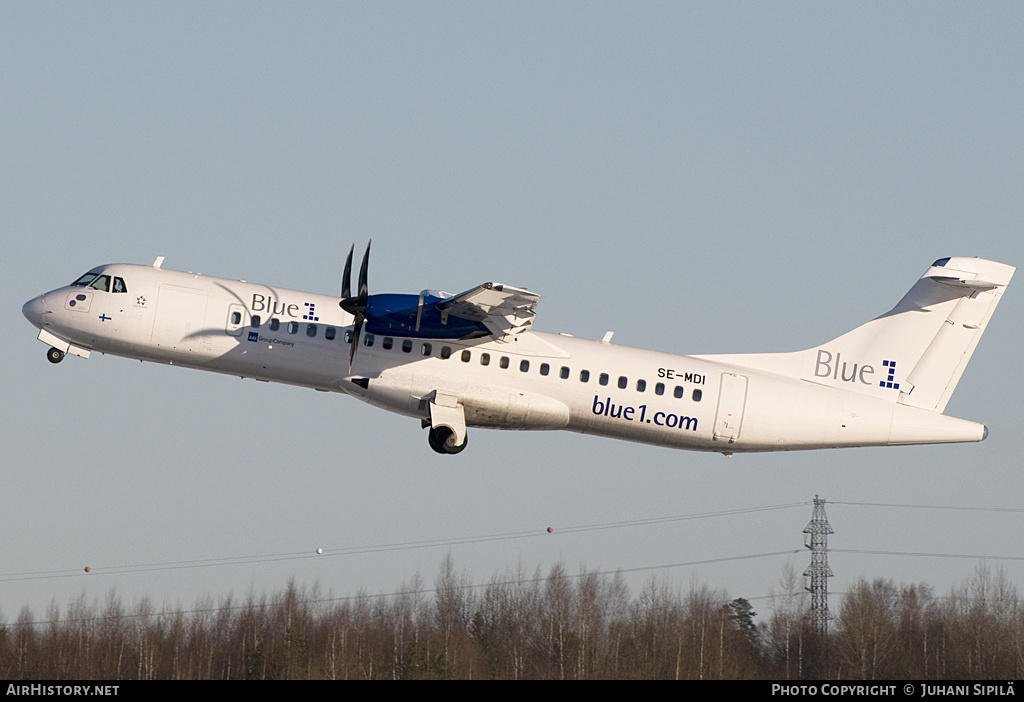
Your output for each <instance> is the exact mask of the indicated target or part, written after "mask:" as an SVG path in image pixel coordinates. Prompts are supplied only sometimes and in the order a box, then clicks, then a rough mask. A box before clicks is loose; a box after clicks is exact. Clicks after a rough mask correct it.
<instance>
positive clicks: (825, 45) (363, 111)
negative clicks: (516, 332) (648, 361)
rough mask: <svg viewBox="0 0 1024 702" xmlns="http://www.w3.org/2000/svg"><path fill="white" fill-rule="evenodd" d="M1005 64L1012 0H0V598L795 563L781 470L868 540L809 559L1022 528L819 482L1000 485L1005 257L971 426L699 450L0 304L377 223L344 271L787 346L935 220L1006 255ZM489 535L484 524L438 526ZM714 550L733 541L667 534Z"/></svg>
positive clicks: (881, 488)
mask: <svg viewBox="0 0 1024 702" xmlns="http://www.w3.org/2000/svg"><path fill="white" fill-rule="evenodd" d="M1022 65H1024V8H1021V7H1020V6H1019V5H1016V4H1011V3H942V2H929V3H914V2H906V3H898V4H895V5H894V4H891V3H857V4H853V5H844V4H816V3H771V4H766V3H713V4H710V3H677V2H671V3H658V2H645V3H602V2H586V3H583V2H580V3H569V2H554V3H551V2H538V3H531V2H525V3H461V2H430V3H416V2H388V3H288V4H285V3H232V2H224V3H188V2H183V3H171V4H166V3H99V2H97V3H47V2H32V3H28V2H7V3H3V4H0V66H3V69H2V70H0V96H2V98H3V103H4V109H3V110H2V111H0V153H2V154H3V157H2V158H0V231H2V232H3V240H4V242H5V244H6V253H7V258H6V261H7V271H8V278H9V282H8V284H7V285H5V286H4V291H5V292H4V293H3V300H4V302H5V304H4V305H2V306H0V307H2V309H0V314H2V315H3V316H2V318H0V319H2V320H3V322H4V326H5V328H7V329H8V330H9V331H8V334H7V337H6V338H7V339H8V342H7V345H6V348H7V355H6V362H5V363H4V364H3V370H2V371H0V372H2V373H3V374H4V378H3V380H4V387H5V395H6V398H7V401H6V402H5V403H3V407H2V409H0V417H2V426H3V430H2V431H3V439H4V440H3V446H4V461H3V463H4V465H5V481H4V482H5V486H6V488H5V489H4V490H3V491H0V514H2V519H3V532H4V539H3V540H2V545H0V554H2V555H3V563H4V565H3V566H2V567H0V614H2V615H3V616H5V617H6V618H8V619H12V618H13V617H14V616H16V615H17V612H18V610H19V609H20V607H21V606H22V605H23V604H28V605H29V606H31V607H33V608H34V609H35V610H36V611H37V612H39V613H41V612H42V610H43V609H44V608H45V607H46V605H47V604H49V602H51V601H55V602H56V603H58V604H61V605H63V604H65V603H67V602H68V601H69V600H70V599H71V598H73V597H76V596H79V595H81V594H83V593H84V594H85V595H86V596H87V597H90V598H92V597H99V598H101V599H102V598H103V597H105V596H106V594H107V593H108V592H109V591H110V590H111V589H115V590H116V591H117V592H118V593H119V594H121V595H122V596H124V597H125V598H126V599H132V598H137V597H140V596H142V595H149V596H150V597H151V599H153V600H154V601H156V602H159V603H167V604H168V606H170V607H174V606H177V605H178V604H179V603H180V604H181V605H183V606H190V605H191V604H193V603H194V602H195V601H196V599H197V598H199V597H202V596H204V595H211V596H213V597H215V598H217V597H221V596H225V595H227V594H230V593H234V594H235V595H240V594H243V593H245V592H247V591H249V590H255V591H257V592H261V591H273V590H276V589H279V588H281V587H283V586H284V585H285V584H286V582H287V581H288V579H289V578H290V577H293V576H294V577H295V579H296V581H298V582H300V583H304V584H307V585H312V584H313V583H319V585H320V587H321V589H322V590H330V591H332V592H333V593H334V594H336V595H344V594H349V593H354V592H356V591H357V590H359V589H360V588H363V589H365V590H366V591H368V592H390V591H393V590H395V589H397V588H398V587H399V586H400V584H401V582H402V581H403V580H407V579H409V578H410V577H411V576H412V575H413V574H414V573H415V572H417V571H419V572H420V573H421V574H422V575H423V576H424V578H425V580H426V582H427V583H428V584H429V583H430V582H432V580H433V576H434V574H435V573H436V571H437V568H438V565H439V564H440V562H441V560H442V559H443V558H444V556H445V554H446V553H448V552H449V551H450V552H451V554H452V556H453V558H454V559H455V563H456V565H457V566H458V567H460V568H462V567H465V568H468V569H469V570H470V572H471V573H472V576H473V579H474V580H475V581H477V582H485V581H486V580H487V579H489V578H490V577H491V575H492V574H494V573H495V572H496V571H499V570H502V569H505V568H514V567H516V565H517V564H518V563H522V564H524V565H525V566H526V568H527V569H529V570H531V571H532V570H533V569H534V568H536V567H539V568H541V570H542V571H544V570H546V569H547V568H548V567H550V565H551V564H552V563H554V562H556V561H559V560H562V561H564V562H565V563H566V565H567V567H568V568H569V569H570V570H575V569H576V568H578V567H580V566H583V567H587V568H591V569H593V568H600V569H603V570H615V569H623V570H630V571H632V569H639V570H636V572H631V573H630V575H629V576H628V577H629V582H630V584H631V585H632V586H634V587H638V586H639V585H640V584H642V582H643V580H644V579H645V578H647V577H649V576H651V575H657V576H658V577H663V578H668V579H670V580H671V581H672V582H673V583H675V584H678V585H680V586H681V587H687V586H688V584H689V583H690V582H691V579H693V578H696V579H698V580H699V581H701V582H705V583H707V584H709V585H711V586H713V587H719V588H724V589H726V590H727V591H728V593H729V595H730V596H733V597H735V596H744V597H748V598H751V599H753V598H757V597H761V596H764V595H767V594H768V593H769V590H770V589H771V587H772V585H773V583H775V582H776V581H777V580H778V578H779V577H780V575H781V572H782V569H783V566H784V565H785V564H786V562H787V561H788V562H790V563H792V564H793V566H794V567H795V568H796V569H797V571H798V572H799V571H802V570H803V568H804V567H806V564H807V563H808V562H809V558H808V556H807V554H806V553H804V552H802V537H801V534H800V531H801V529H802V528H803V527H804V525H806V523H807V522H808V520H809V519H810V515H811V507H810V504H809V501H810V500H811V498H813V496H814V495H815V494H820V495H821V496H822V497H824V498H826V499H827V500H829V501H830V502H834V503H836V504H833V505H830V507H829V509H828V515H829V518H830V521H831V523H832V526H833V528H834V529H835V532H836V533H835V535H834V537H833V538H832V539H831V541H830V545H831V546H832V547H833V548H836V549H850V550H863V551H870V552H874V553H868V554H852V553H840V552H837V553H835V554H833V555H832V558H831V559H830V563H831V566H832V569H833V571H834V572H835V573H836V577H835V578H834V579H833V581H832V583H831V589H833V590H836V591H842V590H843V589H844V587H845V586H846V585H848V584H849V583H850V582H851V581H852V580H853V579H854V578H857V577H892V578H894V579H895V580H897V581H898V582H907V583H910V582H922V581H923V582H927V583H930V584H932V585H933V586H935V588H936V589H937V590H938V591H939V592H940V593H945V592H946V591H948V589H949V588H950V587H951V586H952V585H954V584H956V583H959V582H960V581H961V580H962V579H964V578H966V577H967V576H969V575H970V573H971V571H972V569H973V568H974V566H975V564H976V563H977V562H978V561H977V560H976V559H970V558H969V559H954V558H939V557H924V556H915V557H895V556H887V555H882V554H879V553H877V552H879V551H901V552H913V553H934V554H964V555H971V556H978V557H980V556H988V557H990V559H991V558H992V557H996V556H1008V557H1015V558H1024V552H1022V551H1021V549H1020V533H1021V526H1022V524H1021V518H1022V515H1021V514H1020V513H1017V512H993V511H968V510H964V509H954V510H949V509H943V510H937V509H907V508H903V509H900V508H896V507H868V506H863V505H860V504H852V503H872V504H886V505H907V504H913V505H930V506H935V507H957V508H964V507H983V508H994V509H996V508H1003V509H1017V508H1018V507H1019V506H1020V504H1021V496H1022V492H1024V491H1022V488H1021V478H1020V467H1021V453H1022V448H1024V433H1022V432H1021V431H1020V430H1019V426H1018V425H1019V417H1020V415H1019V410H1018V405H1019V401H1018V398H1019V397H1020V396H1021V394H1022V390H1024V388H1022V381H1021V374H1020V372H1019V371H1018V370H1017V368H1016V363H1015V362H1014V359H1015V357H1016V353H1017V352H1018V349H1020V348H1021V345H1022V332H1021V328H1022V325H1021V315H1022V311H1021V310H1022V309H1024V308H1022V303H1021V302H1020V295H1019V294H1018V292H1017V290H1016V288H1015V286H1013V285H1011V287H1010V289H1009V292H1008V293H1007V295H1006V298H1005V300H1004V302H1003V304H1002V305H1001V306H1000V308H999V309H998V311H997V312H996V315H995V317H994V320H993V323H992V326H991V328H990V329H989V331H988V332H987V334H986V335H985V337H984V339H982V342H981V344H980V346H979V348H978V351H977V352H976V354H975V356H974V359H973V361H972V363H971V365H970V366H969V367H968V369H967V372H966V373H965V375H964V377H963V381H962V382H961V384H960V386H959V388H958V390H957V392H956V394H955V395H954V396H953V399H952V401H951V402H950V404H949V406H948V407H947V413H950V414H953V415H956V416H961V417H964V418H967V419H971V420H975V421H980V422H984V423H986V424H988V425H989V427H990V429H991V436H990V438H989V439H988V440H987V441H986V442H984V443H983V444H978V445H965V446H946V447H916V448H902V449H888V450H884V449H863V450H850V451H838V452H812V453H796V454H776V455H753V456H736V457H734V458H733V459H731V460H726V459H724V458H723V457H722V456H720V455H717V454H711V455H704V454H696V453H687V452H678V451H670V450H667V449H660V448H654V447H644V446H636V445H632V444H627V443H619V442H614V441H610V440H605V439H597V438H588V437H581V436H577V435H574V434H568V433H553V434H546V433H518V432H486V431H475V432H473V433H472V436H471V445H470V447H469V448H468V449H467V451H466V452H464V453H463V454H461V455H459V456H458V457H455V458H446V457H438V456H435V455H434V454H433V453H432V452H431V451H430V450H429V449H428V447H427V444H426V435H425V433H424V432H422V431H421V430H420V429H419V428H418V424H417V423H416V422H415V421H413V420H409V419H406V418H401V417H396V416H392V415H389V414H386V413H383V412H381V411H380V410H377V409H375V408H371V407H368V406H365V405H362V404H361V403H358V402H356V401H354V400H351V399H350V398H346V397H343V396H338V395H332V396H325V395H323V394H321V393H315V392H312V391H308V390H302V389H297V388H291V387H285V386H268V385H266V384H262V383H255V382H252V381H242V380H239V379H237V378H230V377H222V376H215V375H212V374H204V373H200V372H196V371H189V370H182V369H177V368H168V367H163V366H154V365H150V364H140V363H138V362H133V361H128V360H125V359H118V358H113V357H105V356H96V357H93V358H91V359H89V360H87V361H83V360H81V359H77V358H69V359H67V360H66V361H65V362H64V363H62V364H61V365H60V366H51V365H50V364H48V363H46V361H45V360H44V350H45V349H44V346H43V345H42V344H41V343H39V342H38V341H35V340H34V330H33V329H32V328H31V326H29V324H28V323H27V322H26V321H25V320H24V319H23V318H22V316H21V312H20V310H21V305H22V304H23V303H24V302H25V301H26V300H28V299H29V298H31V297H33V296H34V295H36V294H38V293H40V292H43V291H45V290H49V289H52V288H54V287H57V286H59V285H62V284H65V283H67V282H69V281H71V280H73V279H74V278H75V277H77V276H78V275H79V274H81V273H82V272H84V271H85V270H87V269H88V268H90V267H92V266H95V265H97V264H100V263H108V262H132V263H150V262H152V260H153V259H154V258H155V257H156V256H158V255H163V256H166V257H167V260H166V263H165V267H168V268H178V269H183V270H192V271H197V272H203V273H207V274H211V275H218V276H223V277H229V278H245V279H247V280H252V281H261V282H266V283H269V284H274V285H279V286H283V287H290V288H295V289H300V290H309V291H313V292H318V293H328V294H337V291H338V289H339V286H340V278H341V267H342V264H343V262H344V257H345V255H346V254H347V252H348V247H349V246H350V245H351V244H352V243H353V242H355V243H356V247H357V249H359V250H361V249H362V247H363V246H364V245H365V242H366V240H367V239H369V238H371V237H372V238H373V241H374V244H373V246H374V255H373V262H372V268H371V271H370V287H371V291H373V292H416V291H419V290H421V289H423V288H428V287H430V288H441V289H446V290H463V289H467V288H469V287H472V286H474V285H476V284H478V283H480V282H483V281H485V280H496V281H501V282H505V283H508V284H511V285H517V286H523V287H528V288H530V289H531V290H533V291H536V292H538V293H540V294H541V295H543V296H544V297H543V300H542V302H541V304H540V307H539V309H538V319H537V327H538V328H539V329H542V330H545V331H555V332H557V331H565V332H570V333H573V334H575V335H577V336H583V337H589V338H600V337H601V336H602V335H603V334H604V332H605V331H606V330H614V331H615V342H617V343H620V344H628V345H634V346H641V347H645V348H654V349H658V350H666V351H672V352H676V353H726V352H747V351H786V350H795V349H799V348H805V347H809V346H813V345H816V344H819V343H822V342H823V341H825V340H828V339H830V338H833V337H835V336H838V335H839V334H841V333H842V332H844V331H846V330H848V329H851V328H853V327H854V326H857V325H859V324H861V323H862V322H864V321H866V320H867V319H870V318H871V317H874V316H876V315H878V314H880V313H882V312H884V311H886V310H888V309H889V308H890V307H891V306H892V305H893V304H894V303H895V302H896V301H897V300H898V299H899V297H900V296H902V294H903V293H904V292H905V291H906V290H907V289H909V287H910V286H911V284H912V283H913V282H914V280H915V279H916V278H917V277H918V276H920V275H921V273H922V272H923V271H924V270H925V268H926V267H927V266H928V264H929V263H931V262H932V261H933V260H935V259H937V258H940V257H943V256H950V255H964V256H981V257H985V258H992V259H996V260H999V261H1003V262H1006V263H1009V264H1012V265H1017V264H1020V263H1021V262H1022V261H1024V238H1022V237H1021V223H1022V222H1024V198H1021V192H1022V191H1024V187H1022V186H1024V130H1021V128H1020V125H1021V124H1024V72H1022V71H1021V70H1020V69H1021V66H1022ZM1020 284H1021V283H1020V282H1019V281H1017V282H1016V285H1020ZM794 503H806V504H799V505H798V506H796V507H787V508H785V509H777V510H768V511H754V512H749V513H744V514H731V515H724V514H722V513H723V512H726V511H730V510H748V509H751V510H752V509H756V508H763V507H771V506H777V505H792V504H794ZM710 513H714V514H717V515H720V516H707V517H703V518H699V519H686V520H673V521H667V522H659V523H656V524H639V523H637V522H639V521H640V520H647V519H652V518H658V517H683V516H692V515H701V514H710ZM619 522H626V523H629V524H630V526H622V527H616V528H609V529H590V528H584V527H593V526H596V525H603V524H609V523H619ZM548 526H552V527H554V528H555V531H554V533H553V534H547V533H546V532H545V531H544V530H545V529H546V527H548ZM482 535H498V536H500V537H501V538H497V539H494V540H488V541H474V542H472V543H455V544H453V543H451V542H452V541H455V540H460V539H466V538H468V537H478V536H482ZM413 541H425V542H428V545H426V546H424V547H420V548H404V549H400V550H394V549H392V548H391V547H392V546H394V545H397V544H405V543H408V542H413ZM318 547H321V548H324V549H325V551H326V553H325V555H323V556H315V555H314V554H313V552H314V550H315V549H316V548H318ZM364 547H365V548H366V549H367V552H365V553H358V554H353V553H350V552H345V551H344V549H353V548H364ZM789 549H792V550H793V551H798V553H795V554H794V555H792V556H781V557H779V556H776V557H767V556H765V557H760V558H755V559H750V560H728V559H738V558H739V557H741V556H747V555H758V554H765V553H774V552H778V551H785V550H789ZM272 554H287V555H294V556H295V558H287V559H284V560H280V559H278V558H276V557H270V555H272ZM210 559H212V560H213V561H214V562H216V563H217V565H212V566H203V567H199V566H200V565H201V563H200V562H201V561H206V560H210ZM708 559H727V560H725V561H723V562H720V563H715V564H704V565H700V566H686V567H683V566H680V567H673V568H660V567H659V566H663V565H668V564H678V563H691V562H695V561H702V560H708ZM234 560H241V561H242V563H234V564H227V565H225V564H223V563H224V561H234ZM168 563H183V564H185V565H184V566H180V565H179V566H174V567H164V566H158V564H168ZM988 563H989V564H990V565H992V566H993V567H1004V568H1005V569H1006V571H1007V574H1008V575H1010V576H1011V577H1012V579H1013V580H1014V582H1017V583H1021V582H1022V575H1024V564H1022V563H1021V562H1020V561H1014V560H999V559H991V560H989V561H988ZM87 565H88V566H91V567H92V569H93V572H91V573H89V574H88V575H86V574H85V573H84V572H83V571H82V569H83V568H84V567H85V566H87ZM185 566H187V567H185ZM643 569H646V570H643ZM757 602H762V604H761V605H758V604H757ZM835 604H837V603H834V605H833V606H835ZM766 607H767V604H766V603H764V601H755V609H759V611H763V610H765V609H766Z"/></svg>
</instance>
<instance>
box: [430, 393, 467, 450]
mask: <svg viewBox="0 0 1024 702" xmlns="http://www.w3.org/2000/svg"><path fill="white" fill-rule="evenodd" d="M431 395H432V396H427V397H424V398H423V399H424V400H427V401H428V402H429V404H428V405H427V406H428V408H429V410H430V417H429V418H427V419H424V420H423V427H424V428H427V427H430V433H429V434H428V435H427V443H429V444H430V448H432V449H434V451H436V452H437V453H441V454H448V455H451V454H455V453H459V452H460V451H461V450H462V449H464V448H466V444H467V443H468V440H467V437H466V413H465V410H464V409H463V407H462V405H460V404H459V398H457V397H455V396H453V395H447V394H445V393H441V392H437V391H436V390H435V391H433V392H432V393H431Z"/></svg>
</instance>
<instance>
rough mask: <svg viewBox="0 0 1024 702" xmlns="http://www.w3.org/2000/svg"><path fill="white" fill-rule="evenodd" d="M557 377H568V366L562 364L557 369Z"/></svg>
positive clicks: (563, 378)
mask: <svg viewBox="0 0 1024 702" xmlns="http://www.w3.org/2000/svg"><path fill="white" fill-rule="evenodd" d="M558 377H560V378H561V379H562V380H565V379H566V378H568V377H569V366H562V370H560V371H558Z"/></svg>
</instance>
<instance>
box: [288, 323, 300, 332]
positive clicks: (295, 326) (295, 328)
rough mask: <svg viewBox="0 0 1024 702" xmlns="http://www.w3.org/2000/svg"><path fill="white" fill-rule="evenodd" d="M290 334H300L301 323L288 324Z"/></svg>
mask: <svg viewBox="0 0 1024 702" xmlns="http://www.w3.org/2000/svg"><path fill="white" fill-rule="evenodd" d="M288 333H289V334H298V333H299V323H298V322H288Z"/></svg>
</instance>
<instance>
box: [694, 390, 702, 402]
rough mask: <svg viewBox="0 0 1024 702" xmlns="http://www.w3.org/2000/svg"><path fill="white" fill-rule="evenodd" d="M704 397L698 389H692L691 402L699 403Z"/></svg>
mask: <svg viewBox="0 0 1024 702" xmlns="http://www.w3.org/2000/svg"><path fill="white" fill-rule="evenodd" d="M702 397H704V392H703V391H702V390H701V389H700V388H694V389H693V401H694V402H700V398H702Z"/></svg>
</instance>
